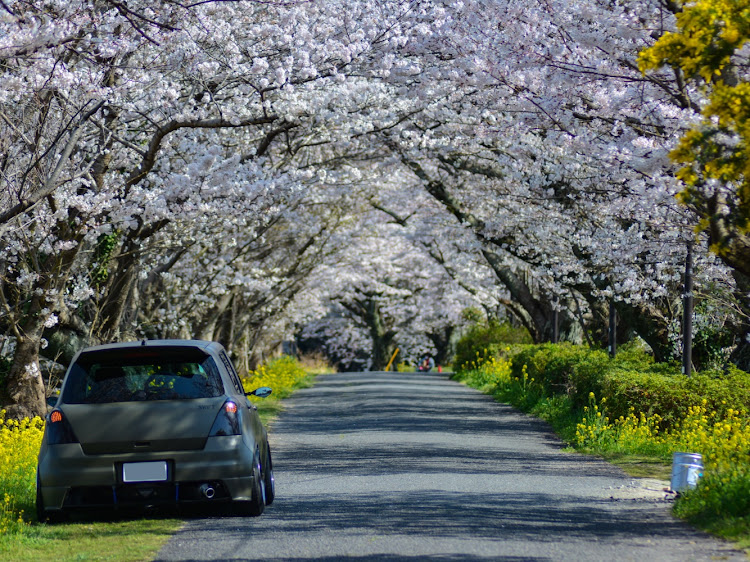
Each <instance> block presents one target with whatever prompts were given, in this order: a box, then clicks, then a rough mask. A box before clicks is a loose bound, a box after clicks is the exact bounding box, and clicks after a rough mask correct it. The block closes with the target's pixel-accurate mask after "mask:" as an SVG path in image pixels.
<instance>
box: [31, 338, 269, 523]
mask: <svg viewBox="0 0 750 562" xmlns="http://www.w3.org/2000/svg"><path fill="white" fill-rule="evenodd" d="M270 393H271V389H270V388H267V387H264V388H259V389H256V390H254V391H252V392H248V393H246V392H245V390H244V388H243V387H242V382H241V381H240V378H239V376H238V375H237V372H236V371H235V369H234V366H233V365H232V362H231V361H230V359H229V357H228V356H227V353H226V351H225V350H224V348H223V347H222V346H221V345H220V344H218V343H215V342H207V341H196V340H143V341H141V342H132V343H118V344H110V345H102V346H96V347H89V348H86V349H84V350H82V351H80V352H79V353H78V354H77V355H76V356H75V357H74V359H73V361H72V363H71V365H70V367H69V368H68V370H67V372H66V374H65V378H64V380H63V383H62V389H61V392H60V396H59V398H58V400H57V403H56V404H55V406H54V408H53V409H52V410H51V412H50V413H49V414H48V416H47V420H46V425H45V432H44V438H43V440H42V445H41V449H40V451H39V464H38V467H37V501H36V503H37V515H38V517H39V520H40V521H44V520H55V519H62V518H64V516H65V515H66V514H67V513H69V512H71V511H73V510H77V509H79V508H98V509H119V508H132V507H150V506H159V505H165V504H200V503H226V504H227V505H229V506H231V507H232V508H233V512H235V513H237V514H242V515H253V516H255V515H260V514H261V513H263V510H264V508H265V506H266V505H270V504H271V503H272V502H273V499H274V496H275V493H276V491H275V482H274V476H273V466H272V462H271V449H270V447H269V445H268V434H267V432H266V429H265V427H264V426H263V424H262V423H261V421H260V418H259V417H258V412H257V410H256V407H255V406H254V405H253V404H252V403H251V402H250V401H249V400H248V399H247V396H251V395H254V396H259V397H265V396H268V395H269V394H270Z"/></svg>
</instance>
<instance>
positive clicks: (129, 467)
mask: <svg viewBox="0 0 750 562" xmlns="http://www.w3.org/2000/svg"><path fill="white" fill-rule="evenodd" d="M166 479H167V461H154V462H126V463H123V465H122V481H123V482H163V481H165V480H166Z"/></svg>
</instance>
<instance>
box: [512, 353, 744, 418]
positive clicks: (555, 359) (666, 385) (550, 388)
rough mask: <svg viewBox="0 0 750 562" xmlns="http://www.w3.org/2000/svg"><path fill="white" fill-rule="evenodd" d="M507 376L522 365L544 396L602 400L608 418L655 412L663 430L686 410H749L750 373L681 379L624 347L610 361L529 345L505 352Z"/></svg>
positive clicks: (675, 369) (670, 367)
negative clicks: (703, 407) (509, 365)
mask: <svg viewBox="0 0 750 562" xmlns="http://www.w3.org/2000/svg"><path fill="white" fill-rule="evenodd" d="M510 358H511V359H512V365H513V366H512V376H514V377H521V376H522V371H523V368H524V366H526V371H527V373H528V375H529V377H530V378H534V380H535V381H536V382H538V383H540V384H541V385H542V386H543V387H544V389H545V393H546V394H548V395H550V396H552V395H556V394H565V395H567V396H569V397H570V398H571V400H572V402H573V405H574V406H575V407H579V408H582V407H584V406H586V405H588V404H589V400H590V393H591V392H593V393H594V395H595V397H596V400H597V401H601V399H602V398H605V399H606V410H607V413H608V415H609V416H610V417H619V416H627V415H628V413H629V411H630V409H631V408H632V409H634V410H635V411H636V412H643V413H644V414H646V415H649V414H653V413H658V414H659V415H660V416H662V418H663V419H664V425H665V427H666V426H669V425H671V424H672V423H674V422H675V421H678V420H680V419H682V418H684V416H685V414H686V413H687V409H688V408H689V407H690V406H694V405H701V404H703V401H704V400H705V405H706V406H707V407H708V408H709V409H710V410H714V411H716V412H718V413H721V414H723V413H724V412H725V411H726V410H727V409H729V408H734V409H743V408H744V409H746V410H748V411H750V375H749V374H748V373H746V372H744V371H741V370H739V369H737V368H734V367H731V368H729V369H727V370H726V371H707V372H702V373H694V374H692V375H691V376H689V377H688V376H684V375H683V374H682V373H681V372H680V367H679V366H678V365H676V364H663V363H662V364H659V363H654V361H653V360H652V359H651V357H650V356H649V355H648V354H647V353H646V352H644V351H642V350H639V349H637V348H631V349H627V348H626V349H624V350H623V352H622V353H620V354H618V355H617V357H615V358H614V359H611V358H610V357H609V356H608V354H607V353H606V352H604V351H602V350H593V349H589V348H587V347H585V346H577V345H572V344H569V343H563V344H542V345H530V346H523V347H521V348H516V349H515V350H514V352H513V353H511V354H510Z"/></svg>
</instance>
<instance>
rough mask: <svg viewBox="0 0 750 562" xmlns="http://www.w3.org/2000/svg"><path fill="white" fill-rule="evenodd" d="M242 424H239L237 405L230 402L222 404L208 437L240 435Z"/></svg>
mask: <svg viewBox="0 0 750 562" xmlns="http://www.w3.org/2000/svg"><path fill="white" fill-rule="evenodd" d="M241 434H242V424H241V423H240V412H239V408H238V407H237V404H236V403H235V402H232V401H231V400H227V401H226V402H224V405H223V406H222V407H221V411H220V412H219V415H217V416H216V421H214V425H213V426H212V427H211V433H209V434H208V436H209V437H217V436H222V435H241Z"/></svg>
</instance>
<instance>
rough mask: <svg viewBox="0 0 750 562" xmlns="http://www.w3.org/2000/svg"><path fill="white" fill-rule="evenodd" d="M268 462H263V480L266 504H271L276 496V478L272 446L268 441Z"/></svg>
mask: <svg viewBox="0 0 750 562" xmlns="http://www.w3.org/2000/svg"><path fill="white" fill-rule="evenodd" d="M265 461H266V462H264V463H263V482H264V483H265V486H266V505H271V504H272V503H273V499H274V498H275V497H276V479H275V478H274V476H273V461H272V460H271V446H270V445H269V444H268V443H266V459H265Z"/></svg>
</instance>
